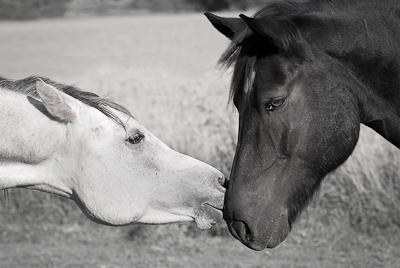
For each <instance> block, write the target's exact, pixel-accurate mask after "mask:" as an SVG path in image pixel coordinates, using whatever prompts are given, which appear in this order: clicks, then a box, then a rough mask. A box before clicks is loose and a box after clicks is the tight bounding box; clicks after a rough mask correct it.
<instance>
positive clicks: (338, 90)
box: [205, 9, 360, 250]
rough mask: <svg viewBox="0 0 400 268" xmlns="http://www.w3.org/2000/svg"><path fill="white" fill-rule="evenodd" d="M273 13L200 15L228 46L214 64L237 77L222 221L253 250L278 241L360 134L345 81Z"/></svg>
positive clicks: (302, 22) (296, 20) (292, 25)
mask: <svg viewBox="0 0 400 268" xmlns="http://www.w3.org/2000/svg"><path fill="white" fill-rule="evenodd" d="M271 10H272V11H271ZM274 12H275V13H276V10H274V9H265V10H261V11H259V12H258V13H256V15H255V16H254V17H253V18H249V17H246V16H244V15H241V16H240V17H241V18H221V17H218V16H215V15H213V14H211V13H206V14H205V15H206V16H207V17H208V19H209V20H210V21H211V23H212V24H213V25H214V27H215V28H216V29H217V30H219V31H220V32H221V33H222V34H224V35H225V36H227V37H228V38H229V39H231V41H232V43H231V45H230V46H229V48H228V49H227V51H226V52H225V53H224V54H223V55H222V58H221V60H220V63H222V64H225V65H227V66H233V67H234V70H233V78H232V84H231V98H232V100H233V103H234V105H235V106H236V108H237V110H238V112H239V133H238V142H237V147H236V154H235V158H234V162H233V166H232V172H231V176H230V183H229V187H228V191H227V193H226V196H225V211H224V214H225V216H224V217H225V220H226V222H227V224H228V227H229V230H230V232H231V233H232V235H233V236H234V237H236V238H237V239H239V240H240V241H241V242H242V243H244V244H245V245H246V246H248V247H250V248H252V249H254V250H262V249H264V248H265V247H268V248H273V247H275V246H277V245H278V244H280V243H281V242H282V241H283V240H285V238H286V237H287V235H288V233H289V232H290V230H291V226H292V224H293V223H294V221H295V219H296V217H297V216H298V214H299V213H300V211H301V210H302V209H303V208H304V207H305V206H306V205H307V203H308V201H309V200H310V198H311V197H312V195H313V193H314V192H315V191H316V190H317V188H318V187H319V185H320V183H321V180H322V178H323V177H324V176H325V175H326V174H327V173H328V172H330V171H332V170H333V169H335V168H336V167H338V166H339V165H340V164H341V163H343V162H344V161H345V160H346V159H347V158H348V156H349V155H350V154H351V152H352V151H353V149H354V147H355V145H356V143H357V140H358V135H359V128H360V118H359V112H358V110H359V107H358V101H357V99H356V98H355V97H354V96H353V95H352V93H351V92H350V91H349V89H350V88H355V87H360V85H358V84H357V82H356V80H355V79H352V77H351V76H352V74H351V73H347V72H346V71H345V70H344V68H343V66H342V65H341V64H340V62H339V61H337V60H335V59H334V58H332V57H329V56H328V55H326V54H325V53H322V52H321V51H320V50H318V49H317V48H316V47H314V44H313V43H312V42H310V41H309V40H310V37H309V36H308V35H307V33H306V32H303V31H302V27H306V26H307V24H308V23H309V22H308V21H307V18H306V17H305V18H302V17H300V16H294V15H293V16H292V15H287V14H281V13H280V14H275V13H274ZM287 12H289V11H287ZM317 35H318V32H317V33H315V34H314V35H313V36H314V37H315V38H318V36H317Z"/></svg>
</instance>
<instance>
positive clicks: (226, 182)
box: [218, 175, 229, 189]
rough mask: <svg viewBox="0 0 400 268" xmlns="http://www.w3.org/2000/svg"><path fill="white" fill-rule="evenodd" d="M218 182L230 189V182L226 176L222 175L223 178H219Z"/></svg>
mask: <svg viewBox="0 0 400 268" xmlns="http://www.w3.org/2000/svg"><path fill="white" fill-rule="evenodd" d="M218 182H219V184H220V185H221V186H222V187H224V188H225V189H228V184H229V180H228V179H227V178H226V177H225V176H223V175H222V176H221V177H219V178H218Z"/></svg>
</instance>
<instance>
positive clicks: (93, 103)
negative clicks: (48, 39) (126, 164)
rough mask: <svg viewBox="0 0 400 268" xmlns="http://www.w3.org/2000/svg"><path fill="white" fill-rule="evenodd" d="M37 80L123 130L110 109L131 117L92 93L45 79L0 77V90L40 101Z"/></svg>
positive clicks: (127, 111) (107, 100) (109, 101)
mask: <svg viewBox="0 0 400 268" xmlns="http://www.w3.org/2000/svg"><path fill="white" fill-rule="evenodd" d="M38 79H41V80H43V81H44V82H45V83H46V84H49V85H52V86H53V87H55V88H56V89H58V90H60V91H62V92H64V93H65V94H67V95H69V96H71V97H73V98H75V99H77V100H79V101H81V102H83V103H84V104H86V105H88V106H90V107H93V108H95V109H97V110H99V111H100V112H102V113H103V114H105V115H106V116H107V117H110V118H111V119H113V120H114V121H115V122H116V123H117V124H119V125H121V126H122V127H123V128H125V123H124V122H123V121H122V120H121V119H120V118H119V117H118V116H117V115H116V114H115V113H114V112H113V111H112V110H111V109H110V108H112V109H114V110H117V111H119V112H121V113H123V114H125V115H127V116H129V117H133V116H132V115H131V113H130V112H129V110H128V109H127V108H125V107H124V106H122V105H119V104H117V103H115V102H113V101H111V100H109V99H107V98H102V97H100V96H98V95H96V94H94V93H92V92H85V91H81V90H79V89H78V88H76V87H74V86H69V85H64V84H60V83H57V82H55V81H53V80H50V79H48V78H46V77H39V76H30V77H27V78H24V79H19V80H10V79H6V78H3V77H0V89H6V90H11V91H13V92H18V93H21V94H24V95H27V96H30V97H33V98H36V99H40V98H39V95H38V93H37V91H36V81H37V80H38Z"/></svg>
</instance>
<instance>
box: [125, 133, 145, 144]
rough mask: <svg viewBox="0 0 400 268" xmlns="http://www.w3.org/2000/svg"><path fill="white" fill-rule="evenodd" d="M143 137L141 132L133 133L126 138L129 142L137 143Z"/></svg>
mask: <svg viewBox="0 0 400 268" xmlns="http://www.w3.org/2000/svg"><path fill="white" fill-rule="evenodd" d="M143 138H144V135H143V134H142V133H135V134H133V135H132V136H130V137H129V138H128V142H129V143H131V144H138V143H139V142H140V141H141V140H142V139H143Z"/></svg>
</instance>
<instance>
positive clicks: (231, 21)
mask: <svg viewBox="0 0 400 268" xmlns="http://www.w3.org/2000/svg"><path fill="white" fill-rule="evenodd" d="M204 15H206V17H207V19H208V20H209V21H210V22H211V23H212V25H213V26H214V27H215V28H216V29H217V30H218V31H220V32H221V33H222V34H223V35H225V36H226V37H228V38H229V39H231V40H232V39H233V38H235V36H236V35H238V34H239V33H241V32H242V31H243V30H244V29H245V28H246V27H247V25H246V23H245V22H244V21H243V20H242V19H240V18H222V17H218V16H217V15H214V14H212V13H210V12H205V13H204Z"/></svg>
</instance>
